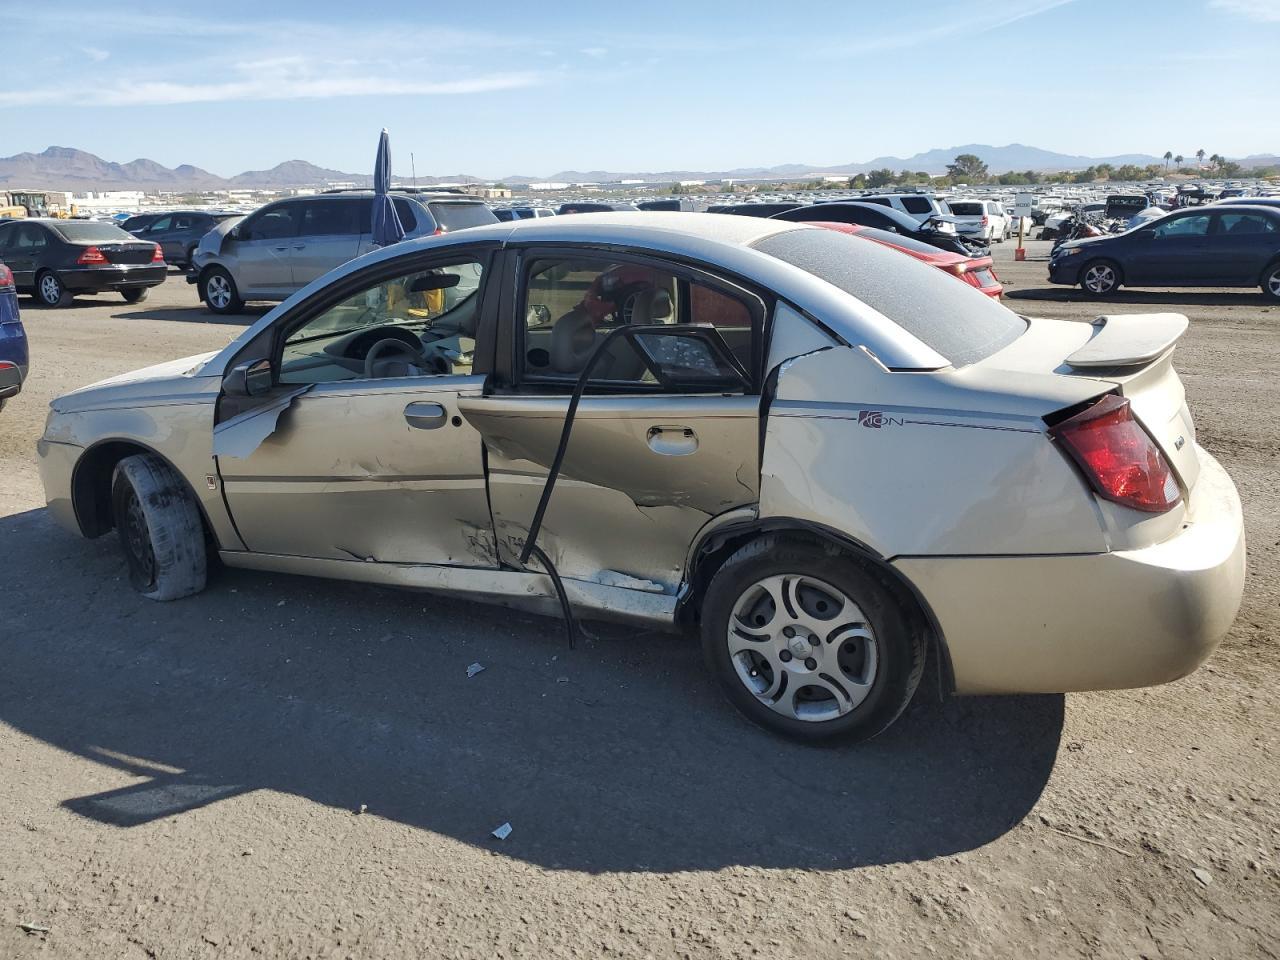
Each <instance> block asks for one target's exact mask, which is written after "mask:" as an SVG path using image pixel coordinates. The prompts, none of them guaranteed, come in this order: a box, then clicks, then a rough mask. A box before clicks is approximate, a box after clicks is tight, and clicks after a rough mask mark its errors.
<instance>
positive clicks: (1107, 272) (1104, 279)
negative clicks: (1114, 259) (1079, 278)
mask: <svg viewBox="0 0 1280 960" xmlns="http://www.w3.org/2000/svg"><path fill="white" fill-rule="evenodd" d="M1084 285H1085V288H1086V289H1087V290H1088V291H1089V292H1090V293H1109V292H1110V291H1111V290H1112V288H1114V287H1115V285H1116V272H1115V270H1113V269H1112V268H1111V267H1109V266H1107V265H1106V264H1105V263H1096V264H1094V265H1093V266H1092V267H1090V268H1089V269H1088V270H1086V271H1085V274H1084Z"/></svg>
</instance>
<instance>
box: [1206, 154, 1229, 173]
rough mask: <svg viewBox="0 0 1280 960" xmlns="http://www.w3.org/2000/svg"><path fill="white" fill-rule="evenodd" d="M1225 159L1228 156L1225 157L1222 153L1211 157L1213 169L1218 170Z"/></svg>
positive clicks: (1210, 161)
mask: <svg viewBox="0 0 1280 960" xmlns="http://www.w3.org/2000/svg"><path fill="white" fill-rule="evenodd" d="M1225 159H1226V157H1223V156H1222V155H1220V154H1217V153H1215V154H1214V155H1213V156H1212V157H1210V158H1209V164H1210V165H1211V166H1212V167H1213V169H1215V170H1217V169H1218V168H1219V167H1220V166H1222V161H1223V160H1225Z"/></svg>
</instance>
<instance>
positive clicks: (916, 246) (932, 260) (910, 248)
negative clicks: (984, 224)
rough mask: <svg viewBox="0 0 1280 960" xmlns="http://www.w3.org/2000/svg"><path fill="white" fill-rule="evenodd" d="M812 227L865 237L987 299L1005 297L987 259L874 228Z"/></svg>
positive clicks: (817, 224) (847, 225)
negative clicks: (958, 279)
mask: <svg viewBox="0 0 1280 960" xmlns="http://www.w3.org/2000/svg"><path fill="white" fill-rule="evenodd" d="M813 226H815V227H826V228H827V229H828V230H838V231H839V232H840V233H852V234H857V235H858V236H859V237H866V238H867V239H868V240H874V241H875V242H876V243H879V244H883V245H884V246H886V247H893V249H895V250H901V251H902V252H903V253H905V254H907V255H908V256H912V257H915V258H916V259H917V260H923V261H924V262H925V263H927V264H929V265H930V266H934V267H937V268H938V269H939V270H945V271H946V272H947V273H949V274H951V275H953V276H956V277H959V278H960V279H961V280H963V281H964V282H965V283H967V284H969V286H971V287H977V288H978V289H979V290H981V291H982V292H983V293H985V294H986V295H987V296H988V297H995V298H996V299H997V300H998V299H1000V295H1001V294H1002V293H1004V285H1003V284H1001V283H1000V278H999V277H997V276H996V271H995V268H994V267H993V266H992V261H991V258H990V257H964V256H961V255H960V254H958V253H951V252H950V251H947V250H939V249H938V248H937V247H931V246H929V245H928V244H927V243H921V242H920V241H919V240H912V239H911V238H910V237H904V236H902V235H900V234H897V233H890V232H889V231H888V230H877V229H876V228H875V227H864V226H862V225H861V224H857V223H829V222H815V223H814V224H813Z"/></svg>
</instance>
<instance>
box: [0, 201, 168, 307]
mask: <svg viewBox="0 0 1280 960" xmlns="http://www.w3.org/2000/svg"><path fill="white" fill-rule="evenodd" d="M0 260H3V261H4V262H5V263H6V264H8V266H9V269H10V270H12V271H13V280H14V284H15V285H16V286H17V288H18V291H19V292H21V293H28V294H30V295H31V296H33V297H35V299H36V302H37V303H39V304H41V305H42V306H46V307H58V306H65V305H67V304H68V303H70V302H71V298H72V297H73V296H74V295H75V294H77V293H104V292H107V291H116V292H118V293H120V294H121V295H122V296H123V297H124V299H125V302H127V303H137V302H138V301H140V300H142V299H144V298H145V297H146V295H147V290H149V289H150V288H151V287H154V286H157V285H159V284H161V283H164V278H165V274H166V273H167V272H168V267H167V266H166V265H165V262H164V255H163V254H162V253H161V251H160V247H159V246H157V245H156V244H154V243H151V242H149V241H146V240H138V239H136V238H135V237H132V236H130V235H129V234H127V233H125V232H124V231H123V230H121V229H120V228H119V227H117V226H116V225H115V224H112V223H105V222H100V221H96V220H46V219H27V220H14V221H11V222H9V223H4V224H0Z"/></svg>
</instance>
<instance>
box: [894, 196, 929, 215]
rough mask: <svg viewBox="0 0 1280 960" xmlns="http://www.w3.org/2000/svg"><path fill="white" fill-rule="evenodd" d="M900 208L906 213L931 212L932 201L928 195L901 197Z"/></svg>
mask: <svg viewBox="0 0 1280 960" xmlns="http://www.w3.org/2000/svg"><path fill="white" fill-rule="evenodd" d="M902 209H903V210H905V211H907V213H933V212H934V210H933V201H932V200H930V199H929V198H928V197H903V198H902Z"/></svg>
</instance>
